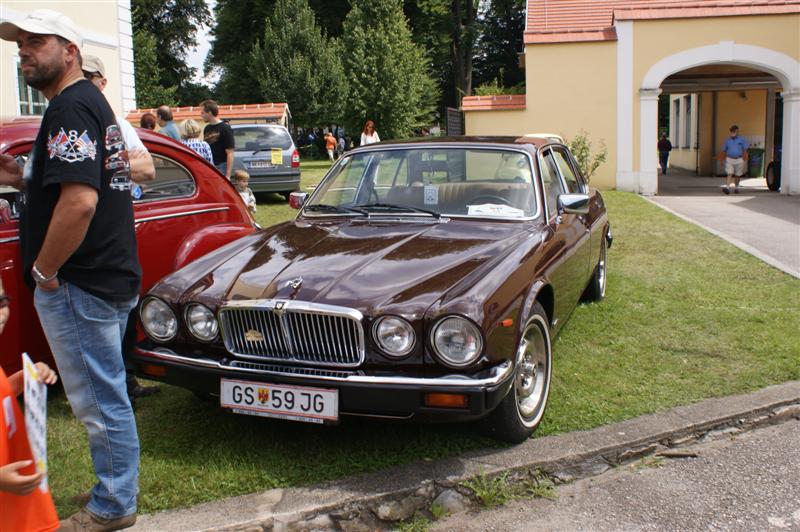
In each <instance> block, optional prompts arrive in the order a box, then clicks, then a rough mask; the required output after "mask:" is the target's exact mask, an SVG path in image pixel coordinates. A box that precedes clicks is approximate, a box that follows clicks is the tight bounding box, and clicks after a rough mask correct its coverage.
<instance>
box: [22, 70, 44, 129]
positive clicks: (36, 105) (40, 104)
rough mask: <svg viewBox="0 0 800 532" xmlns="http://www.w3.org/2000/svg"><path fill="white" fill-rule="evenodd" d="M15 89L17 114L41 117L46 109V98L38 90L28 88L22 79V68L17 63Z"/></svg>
mask: <svg viewBox="0 0 800 532" xmlns="http://www.w3.org/2000/svg"><path fill="white" fill-rule="evenodd" d="M17 88H18V92H19V114H21V115H22V116H31V115H43V114H44V110H45V109H47V98H45V97H44V94H42V93H41V92H39V91H38V90H36V89H34V88H32V87H29V86H28V84H27V83H25V78H23V77H22V67H21V66H20V64H19V63H17Z"/></svg>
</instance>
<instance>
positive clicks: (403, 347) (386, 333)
mask: <svg viewBox="0 0 800 532" xmlns="http://www.w3.org/2000/svg"><path fill="white" fill-rule="evenodd" d="M373 335H374V336H375V341H376V342H377V343H378V345H379V346H380V348H381V349H382V350H383V351H384V352H385V353H386V354H387V355H390V356H394V357H402V356H405V355H407V354H408V353H410V352H411V349H413V348H414V339H415V335H414V329H413V328H412V327H411V324H410V323H408V322H407V321H406V320H404V319H403V318H398V317H396V316H384V317H383V318H380V319H379V320H378V321H376V322H375V326H374V328H373Z"/></svg>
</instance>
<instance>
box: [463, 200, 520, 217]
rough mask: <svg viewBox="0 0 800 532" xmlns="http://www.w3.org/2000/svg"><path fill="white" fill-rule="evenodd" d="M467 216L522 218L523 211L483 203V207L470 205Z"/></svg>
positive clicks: (506, 206)
mask: <svg viewBox="0 0 800 532" xmlns="http://www.w3.org/2000/svg"><path fill="white" fill-rule="evenodd" d="M467 214H469V215H470V216H503V217H505V218H522V217H523V216H525V211H523V210H522V209H516V208H514V207H509V206H508V205H497V204H495V203H485V204H483V205H470V206H469V208H468V210H467Z"/></svg>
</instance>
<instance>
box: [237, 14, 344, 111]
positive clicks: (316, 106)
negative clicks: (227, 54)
mask: <svg viewBox="0 0 800 532" xmlns="http://www.w3.org/2000/svg"><path fill="white" fill-rule="evenodd" d="M249 57H250V64H251V68H252V69H253V70H254V71H255V72H256V73H257V80H258V84H259V88H260V93H261V94H262V95H263V97H264V98H265V99H266V100H267V101H273V102H286V103H288V104H289V109H290V110H291V112H292V116H293V117H294V120H295V123H296V124H298V125H304V126H316V125H319V124H323V123H326V122H336V121H338V119H339V118H340V116H339V113H340V109H341V108H342V106H343V104H344V101H345V95H346V89H347V86H346V84H345V78H344V70H343V69H342V62H341V59H340V52H339V44H338V42H337V41H335V40H328V39H327V38H326V37H325V34H324V33H323V31H322V29H321V28H320V27H319V26H317V23H316V21H315V19H314V12H313V11H312V10H311V8H310V7H309V6H308V1H307V0H277V2H275V6H274V9H273V11H272V14H271V15H270V16H269V17H268V18H267V20H266V21H265V24H264V33H263V34H262V40H261V41H260V42H258V43H256V45H255V46H254V47H253V50H252V52H251V53H250V54H249Z"/></svg>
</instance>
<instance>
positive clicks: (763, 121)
mask: <svg viewBox="0 0 800 532" xmlns="http://www.w3.org/2000/svg"><path fill="white" fill-rule="evenodd" d="M524 42H525V53H524V65H525V72H526V74H525V78H526V87H527V89H526V90H527V92H526V94H525V95H522V96H497V97H491V96H483V97H466V98H464V100H463V102H462V110H463V111H464V117H465V128H466V133H467V134H468V135H491V134H524V133H538V132H548V133H554V134H560V135H562V136H564V137H566V138H571V137H573V136H574V135H576V134H578V133H579V132H580V131H581V130H584V131H586V132H587V133H588V136H589V139H590V141H592V142H593V144H594V145H595V146H596V145H597V144H598V143H599V142H600V141H602V142H603V143H604V144H605V145H606V147H607V148H608V159H607V162H606V163H605V164H603V165H602V166H601V167H600V168H599V170H598V173H597V175H595V176H594V177H593V181H592V182H593V184H595V185H596V186H598V187H602V188H617V189H620V190H628V191H635V192H639V193H641V194H647V195H650V194H656V193H657V192H658V152H657V151H656V142H657V140H658V129H659V125H660V124H659V121H658V101H659V96H660V95H661V94H669V98H670V120H669V122H670V127H669V133H670V137H671V140H672V144H673V146H674V151H673V152H672V156H671V160H670V163H671V165H672V166H674V167H680V168H685V169H687V170H693V171H696V172H697V173H698V175H712V174H714V173H718V169H717V168H716V167H715V164H717V163H715V160H714V156H715V155H716V154H718V153H719V151H720V149H721V146H722V143H723V141H724V138H725V136H727V134H728V127H729V126H730V125H732V124H734V123H735V124H737V125H738V126H739V128H740V133H741V135H743V136H745V137H746V138H747V139H748V140H749V141H750V144H751V145H752V146H755V147H761V148H763V149H764V150H765V157H766V159H767V161H769V160H771V158H772V154H773V147H774V146H775V145H776V144H779V145H780V146H781V147H782V162H781V165H782V188H781V192H782V193H784V194H800V0H691V1H678V0H528V6H527V25H526V29H525V34H524ZM661 126H664V124H661Z"/></svg>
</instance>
